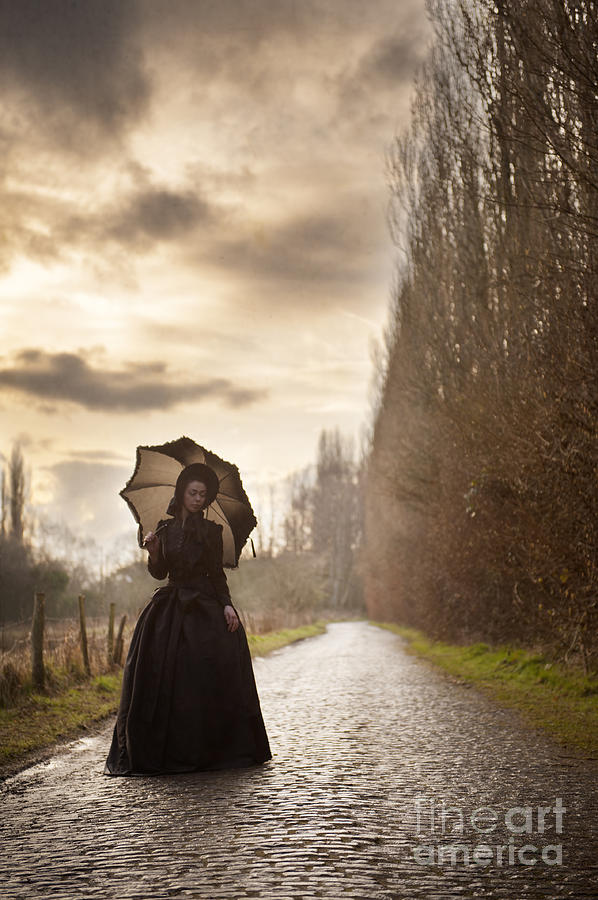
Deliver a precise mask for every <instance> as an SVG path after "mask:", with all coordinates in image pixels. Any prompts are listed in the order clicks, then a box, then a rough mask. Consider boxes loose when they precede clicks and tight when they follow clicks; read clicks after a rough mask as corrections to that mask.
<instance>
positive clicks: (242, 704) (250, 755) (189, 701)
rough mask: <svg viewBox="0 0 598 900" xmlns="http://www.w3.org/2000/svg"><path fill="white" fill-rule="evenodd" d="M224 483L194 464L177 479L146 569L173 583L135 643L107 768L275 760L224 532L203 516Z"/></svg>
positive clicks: (149, 541) (150, 769) (174, 768)
mask: <svg viewBox="0 0 598 900" xmlns="http://www.w3.org/2000/svg"><path fill="white" fill-rule="evenodd" d="M217 493H218V477H217V475H216V473H215V472H214V470H213V469H211V468H210V467H209V466H206V465H204V464H203V463H193V464H192V465H190V466H187V467H186V468H185V469H183V470H182V472H181V474H180V475H179V477H178V480H177V483H176V487H175V493H174V497H173V499H172V500H171V502H170V506H169V507H168V510H167V513H168V514H169V515H171V516H174V518H171V519H163V520H161V521H160V522H159V523H158V526H157V527H156V532H158V531H159V532H160V535H159V536H158V534H157V533H153V532H150V533H149V534H148V535H147V536H146V539H145V546H146V548H147V550H148V552H149V559H148V569H149V571H150V573H151V574H152V575H153V576H154V578H157V579H163V578H166V576H167V575H168V584H166V585H164V586H162V587H159V588H158V589H157V590H156V591H155V592H154V595H153V597H152V599H151V601H150V602H149V603H148V605H147V606H146V607H145V609H144V610H143V611H142V613H141V615H140V617H139V620H138V622H137V625H136V626H135V631H134V633H133V637H132V639H131V646H130V648H129V653H128V656H127V662H126V665H125V670H124V677H123V687H122V695H121V701H120V707H119V711H118V715H117V719H116V726H115V728H114V735H113V738H112V746H111V748H110V753H109V754H108V759H107V762H106V766H105V768H104V772H105V774H107V775H138V774H139V775H140V774H150V773H155V774H158V773H165V772H191V771H194V770H196V769H222V768H236V767H240V766H250V765H254V764H256V763H263V762H265V761H266V760H268V759H270V758H271V753H270V747H269V744H268V737H267V735H266V729H265V727H264V722H263V719H262V714H261V710H260V703H259V699H258V695H257V690H256V687H255V680H254V677H253V668H252V665H251V657H250V655H249V648H248V646H247V638H246V635H245V631H244V629H243V626H242V625H241V623H240V622H239V617H238V615H237V612H236V610H235V608H234V606H233V605H232V603H231V598H230V592H229V589H228V584H227V582H226V575H225V574H224V571H223V568H222V526H221V525H217V524H216V523H215V522H210V521H209V520H207V519H205V518H204V515H203V510H204V509H205V507H207V506H209V505H210V503H212V502H213V501H214V500H215V498H216V494H217Z"/></svg>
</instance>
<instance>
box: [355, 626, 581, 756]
mask: <svg viewBox="0 0 598 900" xmlns="http://www.w3.org/2000/svg"><path fill="white" fill-rule="evenodd" d="M370 624H372V625H376V626H378V627H379V628H386V629H388V630H389V631H392V632H394V633H395V634H398V635H400V636H401V637H403V638H405V640H406V641H407V647H406V649H407V651H408V652H410V653H413V654H414V655H416V656H418V657H421V658H422V659H425V660H428V661H429V662H431V663H433V664H434V665H436V666H439V667H440V668H442V669H444V670H445V671H446V672H449V673H450V674H451V675H453V676H455V677H457V678H459V679H461V680H463V681H465V682H467V683H469V684H472V685H473V686H474V687H476V688H479V689H480V690H482V691H483V692H484V693H485V694H486V695H487V696H489V697H491V698H492V699H493V700H495V701H496V702H497V703H499V704H501V705H502V706H506V707H509V708H511V709H516V710H518V711H519V712H520V713H521V714H522V716H523V718H524V720H525V721H526V722H527V723H528V724H530V725H532V726H534V727H536V728H541V729H543V730H544V731H547V732H548V733H549V734H550V735H551V736H552V737H553V738H554V739H555V740H557V741H558V742H559V743H561V744H564V745H565V746H568V747H575V748H578V749H581V750H583V751H585V752H586V753H588V754H590V755H591V756H593V757H598V678H597V677H595V676H590V675H584V674H583V673H582V672H578V671H577V670H574V669H569V668H566V667H564V666H561V665H558V664H557V663H554V662H551V661H550V660H549V659H547V658H546V657H544V656H543V655H542V654H540V653H534V652H532V651H529V650H521V649H518V648H513V647H489V646H488V645H487V644H472V645H469V646H463V647H460V646H456V645H454V644H443V643H441V642H439V641H432V640H430V639H429V638H427V637H426V636H425V635H424V634H423V633H422V632H420V631H416V630H415V629H413V628H404V627H403V626H401V625H394V624H391V623H386V622H371V623H370Z"/></svg>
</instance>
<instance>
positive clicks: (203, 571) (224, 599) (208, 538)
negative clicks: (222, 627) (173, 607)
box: [147, 513, 231, 607]
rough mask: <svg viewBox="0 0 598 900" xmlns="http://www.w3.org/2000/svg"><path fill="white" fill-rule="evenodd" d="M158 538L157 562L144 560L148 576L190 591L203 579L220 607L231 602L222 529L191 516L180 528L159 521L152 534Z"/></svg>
mask: <svg viewBox="0 0 598 900" xmlns="http://www.w3.org/2000/svg"><path fill="white" fill-rule="evenodd" d="M162 525H164V526H165V527H164V528H163V529H162V531H161V532H160V534H159V535H158V537H159V540H160V548H159V554H158V559H157V560H156V562H155V563H154V562H152V560H151V558H148V563H147V567H148V570H149V573H150V575H153V577H154V578H156V579H158V580H159V581H161V580H162V579H163V578H166V576H168V579H169V581H170V582H171V583H173V584H177V585H178V586H185V587H193V586H194V584H197V582H198V581H199V580H201V578H202V576H205V575H207V576H208V577H209V580H210V582H211V584H212V587H213V588H214V592H215V595H216V597H217V599H218V601H219V602H220V603H221V604H222V606H223V607H224V606H227V605H228V604H230V602H231V596H230V590H229V587H228V583H227V580H226V575H225V574H224V569H223V568H222V525H218V524H217V523H216V522H211V521H209V520H208V519H204V517H203V513H193V514H191V515H188V516H187V518H186V519H185V523H184V525H182V524H181V522H180V520H178V519H161V520H160V522H158V525H157V526H156V530H157V529H158V528H159V527H160V526H162Z"/></svg>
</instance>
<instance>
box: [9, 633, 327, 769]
mask: <svg viewBox="0 0 598 900" xmlns="http://www.w3.org/2000/svg"><path fill="white" fill-rule="evenodd" d="M325 630H326V623H325V622H316V623H315V624H313V625H303V626H301V627H300V628H284V629H282V630H280V631H271V632H268V633H267V634H249V635H248V636H247V639H248V643H249V649H250V651H251V655H252V656H264V655H265V654H266V653H271V652H272V651H273V650H278V649H279V648H280V647H284V646H285V645H286V644H291V643H294V642H295V641H301V640H303V639H304V638H308V637H313V636H315V635H317V634H322V632H324V631H325ZM59 681H60V679H57V682H58V683H59ZM121 681H122V672H117V673H111V674H107V675H98V676H96V677H95V678H91V679H89V680H87V681H84V682H82V683H81V684H77V685H74V686H71V687H68V688H63V689H61V688H59V687H57V688H55V689H54V690H53V691H52V692H48V693H44V694H39V693H34V692H31V693H29V694H27V695H25V696H24V697H22V698H21V699H20V701H19V702H18V703H17V704H16V705H15V706H11V707H9V708H7V709H0V774H4V775H6V774H11V773H12V772H14V771H17V770H18V769H19V768H20V765H19V763H22V764H26V763H28V762H35V761H37V760H38V759H39V758H42V757H43V755H44V751H46V750H47V749H48V748H51V747H52V746H53V745H54V744H56V743H57V742H58V741H62V740H67V739H73V738H76V737H80V736H81V735H82V734H84V733H85V732H87V731H93V730H94V728H95V727H96V726H97V725H98V724H99V723H101V722H102V721H103V720H104V719H106V717H107V716H111V715H114V714H115V713H116V711H117V709H118V702H119V699H120V687H121Z"/></svg>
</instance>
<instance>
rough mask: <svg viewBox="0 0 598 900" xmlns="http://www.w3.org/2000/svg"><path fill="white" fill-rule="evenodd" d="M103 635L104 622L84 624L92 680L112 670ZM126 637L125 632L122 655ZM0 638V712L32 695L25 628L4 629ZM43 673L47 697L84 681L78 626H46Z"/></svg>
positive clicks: (58, 623)
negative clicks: (2, 646)
mask: <svg viewBox="0 0 598 900" xmlns="http://www.w3.org/2000/svg"><path fill="white" fill-rule="evenodd" d="M107 634H108V620H107V619H93V620H89V621H88V623H87V648H88V656H89V664H90V669H91V673H92V675H93V676H97V675H102V674H106V673H108V672H110V671H111V670H112V669H113V668H114V667H113V666H111V665H110V664H109V662H108V653H107ZM129 634H130V629H129ZM128 636H129V635H127V633H126V629H125V638H126V640H125V654H126V649H127V644H128ZM3 638H4V644H5V646H7V645H8V646H9V647H10V649H7V650H4V651H3V652H1V653H0V708H6V707H9V706H14V705H15V704H17V703H18V702H19V701H21V700H22V699H23V698H24V697H26V696H27V695H29V694H31V693H32V691H33V683H32V679H31V638H30V633H29V630H28V629H27V626H24V625H15V626H12V627H11V628H10V629H8V628H5V629H4V634H3ZM44 669H45V674H46V687H47V690H48V691H49V692H50V693H56V692H59V691H64V690H67V689H68V688H70V687H72V686H74V685H77V684H81V683H82V682H84V681H85V680H86V678H87V675H86V673H85V667H84V665H83V654H82V651H81V642H80V636H79V624H78V622H76V621H75V620H70V619H65V620H61V621H56V622H50V623H48V626H47V628H46V633H45V635H44Z"/></svg>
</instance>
